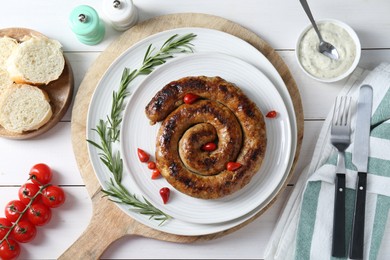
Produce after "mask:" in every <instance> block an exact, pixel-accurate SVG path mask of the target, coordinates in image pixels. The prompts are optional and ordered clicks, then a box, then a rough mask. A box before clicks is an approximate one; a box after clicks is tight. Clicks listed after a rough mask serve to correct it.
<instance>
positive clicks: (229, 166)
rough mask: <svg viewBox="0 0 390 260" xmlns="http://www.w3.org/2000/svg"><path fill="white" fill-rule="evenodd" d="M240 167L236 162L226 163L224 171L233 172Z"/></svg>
mask: <svg viewBox="0 0 390 260" xmlns="http://www.w3.org/2000/svg"><path fill="white" fill-rule="evenodd" d="M241 166H242V165H241V163H238V162H228V163H227V165H226V169H227V170H228V171H235V170H237V169H238V168H240V167H241Z"/></svg>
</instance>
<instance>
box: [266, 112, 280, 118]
mask: <svg viewBox="0 0 390 260" xmlns="http://www.w3.org/2000/svg"><path fill="white" fill-rule="evenodd" d="M277 115H278V112H276V111H275V110H271V111H269V112H268V113H267V114H266V115H265V117H268V118H275V117H276V116H277Z"/></svg>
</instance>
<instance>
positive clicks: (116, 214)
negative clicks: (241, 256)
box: [60, 13, 303, 259]
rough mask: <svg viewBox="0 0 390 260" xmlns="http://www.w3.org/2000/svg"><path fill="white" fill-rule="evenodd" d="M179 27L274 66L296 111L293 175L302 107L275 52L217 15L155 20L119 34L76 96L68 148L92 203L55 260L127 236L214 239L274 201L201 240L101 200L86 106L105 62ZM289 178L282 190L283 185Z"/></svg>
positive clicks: (94, 254)
mask: <svg viewBox="0 0 390 260" xmlns="http://www.w3.org/2000/svg"><path fill="white" fill-rule="evenodd" d="M181 27H202V28H210V29H216V30H220V31H223V32H226V33H229V34H232V35H235V36H237V37H239V38H241V39H243V40H245V41H247V42H248V43H250V44H252V45H253V46H254V47H256V48H257V49H258V50H259V51H261V52H262V53H263V54H264V55H265V56H266V57H267V58H268V59H269V61H270V62H271V63H272V64H273V65H274V66H275V68H276V69H277V71H278V72H279V74H280V75H281V77H282V79H283V80H284V82H285V84H286V86H287V88H288V90H289V92H290V95H291V97H292V101H293V104H294V109H295V113H296V120H297V125H298V134H297V136H296V137H294V138H297V140H298V142H297V143H298V144H297V150H296V154H295V157H294V164H293V167H292V170H291V173H292V172H293V171H294V168H295V164H296V162H297V160H298V157H299V152H300V147H301V143H302V138H303V111H302V104H301V98H300V94H299V90H298V88H297V86H296V83H295V81H294V79H293V77H292V75H291V73H290V71H289V69H288V67H287V66H286V64H285V63H284V62H283V60H282V59H281V58H280V56H279V55H278V54H277V53H276V52H275V50H274V49H273V48H271V47H270V46H269V45H268V44H267V43H266V42H265V41H263V40H262V39H261V38H260V37H259V36H257V35H255V34H254V33H252V32H250V31H249V30H247V29H245V28H243V27H242V26H240V25H238V24H236V23H233V22H231V21H228V20H226V19H224V18H220V17H216V16H211V15H206V14H191V13H188V14H172V15H166V16H160V17H156V18H153V19H150V20H147V21H145V22H142V23H140V24H138V25H136V26H134V27H132V28H131V29H129V30H128V31H126V32H124V33H123V34H122V35H121V36H120V37H119V38H118V39H116V40H115V41H114V42H113V43H112V44H111V45H110V46H109V47H108V48H107V49H106V50H105V51H104V52H103V53H102V54H101V55H100V56H99V57H98V58H97V60H96V61H95V62H94V64H93V65H92V66H91V68H90V69H89V70H88V72H87V73H86V75H85V78H84V80H83V81H82V83H81V85H80V88H79V91H78V93H77V95H76V98H75V103H74V107H73V113H72V129H71V132H72V144H73V149H74V153H75V157H76V159H77V163H78V166H79V169H80V172H81V175H82V178H83V180H84V182H85V185H86V188H87V190H88V193H89V196H90V197H91V199H92V205H93V214H92V219H91V222H90V224H89V226H88V227H87V229H86V230H85V232H84V233H83V234H82V235H81V237H80V238H79V239H78V240H77V241H75V243H74V244H73V245H72V246H71V247H70V248H68V249H67V250H66V251H65V252H64V254H63V255H62V256H61V257H60V259H98V258H99V257H100V256H101V255H102V253H103V252H104V251H105V249H106V248H107V247H108V246H109V245H110V244H111V243H113V242H114V241H116V240H117V239H119V238H121V237H123V236H126V235H139V236H144V237H149V238H155V239H159V240H165V241H172V242H178V243H189V242H194V241H199V240H210V239H214V238H217V237H221V236H224V235H226V234H230V233H232V232H234V231H236V230H238V229H240V228H241V227H243V226H245V225H247V224H249V223H250V222H252V221H253V220H254V219H256V218H257V217H259V216H261V215H262V214H263V213H264V211H265V210H267V209H268V208H269V207H270V206H271V205H272V204H273V202H274V201H275V200H276V198H277V197H278V196H275V198H274V199H273V200H272V202H271V203H269V205H268V206H267V207H265V208H264V209H263V210H262V211H261V212H259V213H258V214H256V216H254V217H253V218H251V219H250V220H248V221H246V222H245V223H243V224H241V225H239V226H236V227H234V228H232V229H229V230H226V231H223V232H219V233H216V234H211V235H204V236H178V235H172V234H167V233H163V232H160V231H157V230H154V229H152V228H149V227H147V226H144V225H142V224H140V223H138V222H137V221H135V220H134V219H132V218H131V217H129V216H128V215H127V214H125V213H124V212H122V211H121V210H120V209H119V208H118V207H117V206H116V205H115V204H114V203H113V202H110V201H109V200H107V198H104V197H103V193H102V192H101V187H100V184H99V182H98V180H97V178H96V176H95V173H94V171H93V168H92V165H91V162H90V160H89V155H88V149H87V142H86V141H85V139H86V131H87V129H86V122H87V113H88V106H89V103H90V101H91V97H92V95H93V93H94V90H95V88H96V86H97V85H98V82H99V80H100V79H101V77H102V75H103V74H104V72H105V71H106V70H107V69H108V67H109V66H110V64H111V63H112V62H113V61H114V60H115V59H116V58H117V57H118V56H120V55H121V54H122V53H123V52H124V51H125V50H126V49H128V48H129V47H131V46H132V45H134V44H135V43H137V42H138V41H140V40H142V39H144V38H146V37H148V36H150V35H152V34H155V33H158V32H161V31H165V30H170V29H175V28H181ZM291 173H290V176H291ZM289 179H290V178H288V180H289ZM288 180H287V181H286V182H285V183H284V186H283V187H285V186H286V185H287V182H288ZM280 193H281V191H280V192H279V194H280ZM259 232H261V231H259Z"/></svg>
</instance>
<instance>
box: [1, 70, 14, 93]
mask: <svg viewBox="0 0 390 260" xmlns="http://www.w3.org/2000/svg"><path fill="white" fill-rule="evenodd" d="M12 83H13V81H12V80H11V78H10V77H9V74H8V72H7V71H6V70H3V69H2V68H0V96H1V95H2V94H3V92H4V91H5V90H6V89H8V88H10V87H11V86H12Z"/></svg>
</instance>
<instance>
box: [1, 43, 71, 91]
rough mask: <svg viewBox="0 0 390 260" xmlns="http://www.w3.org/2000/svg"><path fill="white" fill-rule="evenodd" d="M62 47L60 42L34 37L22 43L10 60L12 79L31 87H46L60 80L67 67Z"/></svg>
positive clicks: (8, 66)
mask: <svg viewBox="0 0 390 260" xmlns="http://www.w3.org/2000/svg"><path fill="white" fill-rule="evenodd" d="M61 47H62V46H61V44H60V42H59V41H57V40H54V39H48V38H45V37H32V38H30V39H28V40H26V41H24V42H22V43H20V44H19V46H18V47H17V48H16V49H15V50H14V51H13V52H12V54H11V55H10V57H9V58H8V62H7V70H8V72H9V74H10V77H11V79H12V80H13V81H14V82H15V83H19V84H31V85H44V84H48V83H49V82H51V81H53V80H56V79H58V78H59V77H60V76H61V74H62V71H63V70H64V66H65V59H64V55H63V53H62V49H61Z"/></svg>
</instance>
